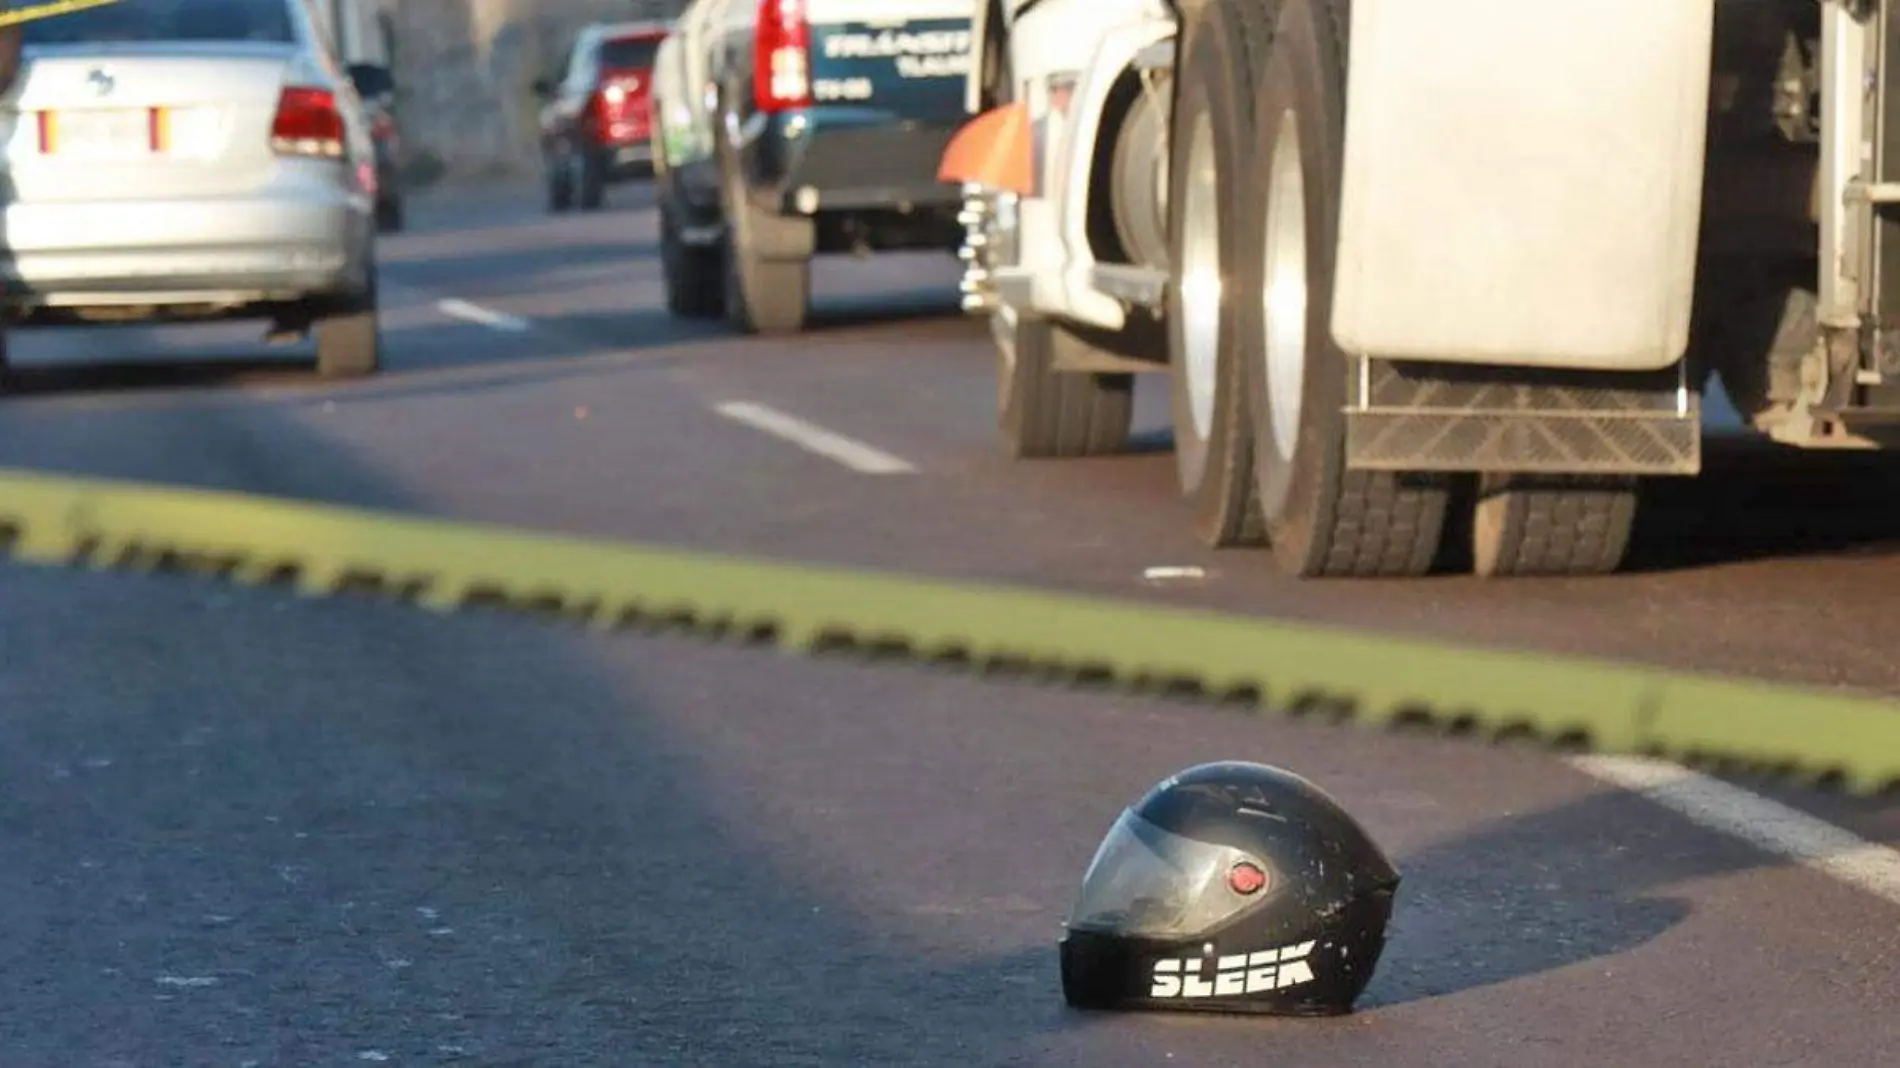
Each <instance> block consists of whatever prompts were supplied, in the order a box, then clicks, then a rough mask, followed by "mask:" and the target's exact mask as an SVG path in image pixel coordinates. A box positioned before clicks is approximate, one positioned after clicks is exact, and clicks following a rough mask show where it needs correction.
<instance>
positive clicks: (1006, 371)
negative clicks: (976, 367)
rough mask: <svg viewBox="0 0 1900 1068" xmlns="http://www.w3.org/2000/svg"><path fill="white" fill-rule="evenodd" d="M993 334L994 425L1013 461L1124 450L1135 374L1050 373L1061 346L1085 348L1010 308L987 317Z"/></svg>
mask: <svg viewBox="0 0 1900 1068" xmlns="http://www.w3.org/2000/svg"><path fill="white" fill-rule="evenodd" d="M991 315H992V317H993V318H992V322H991V327H992V332H993V333H994V334H996V335H997V336H996V383H997V396H996V413H997V414H996V423H997V428H998V429H999V430H1001V431H1002V435H1003V446H1004V449H1005V450H1006V451H1007V452H1008V454H1009V456H1010V457H1011V458H1013V459H1018V460H1030V459H1044V458H1058V457H1059V458H1074V457H1082V456H1111V455H1114V454H1115V453H1118V452H1121V451H1122V450H1123V449H1126V448H1127V447H1128V434H1129V430H1130V429H1131V428H1132V427H1133V425H1134V417H1135V376H1134V375H1132V374H1098V373H1094V372H1086V371H1058V370H1056V369H1055V363H1056V355H1057V353H1058V352H1059V351H1060V350H1061V348H1062V347H1063V346H1065V345H1085V344H1086V342H1084V341H1083V340H1082V339H1080V338H1077V337H1076V336H1074V335H1073V334H1070V333H1068V332H1067V331H1065V330H1063V329H1062V328H1061V327H1059V326H1057V325H1056V324H1054V323H1051V322H1049V321H1048V320H1047V319H1042V318H1038V317H1033V316H1025V315H1022V314H1020V313H1018V312H1016V311H1015V310H1013V309H1005V308H999V309H997V310H996V311H994V312H992V313H991Z"/></svg>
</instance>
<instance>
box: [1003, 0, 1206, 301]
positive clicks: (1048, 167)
mask: <svg viewBox="0 0 1900 1068" xmlns="http://www.w3.org/2000/svg"><path fill="white" fill-rule="evenodd" d="M1151 7H1152V0H1043V2H1041V3H1038V4H1036V5H1035V6H1034V7H1031V8H1029V9H1028V10H1025V11H1023V12H1022V14H1021V16H1020V17H1019V18H1018V19H1017V20H1016V22H1015V23H1014V25H1013V26H1012V28H1011V30H1010V35H1009V48H1010V60H1011V65H1012V67H1013V69H1014V71H1015V74H1016V78H1017V80H1018V82H1019V83H1020V82H1027V83H1028V85H1027V86H1026V94H1025V98H1024V99H1025V102H1026V103H1027V104H1028V107H1029V114H1030V118H1031V121H1033V122H1036V123H1038V124H1039V125H1040V129H1041V132H1040V134H1039V136H1038V139H1039V140H1040V141H1041V143H1042V144H1043V145H1044V146H1045V149H1044V152H1043V155H1042V158H1041V159H1040V160H1039V161H1038V162H1039V169H1038V172H1037V176H1036V177H1037V181H1038V183H1039V186H1040V189H1041V192H1042V195H1041V196H1039V197H1031V198H1025V199H1024V201H1023V202H1022V203H1021V205H1020V206H1019V207H1018V216H1017V220H1018V226H1019V229H1018V236H1017V240H1018V242H1019V246H1018V247H1019V250H1020V253H1021V260H1022V263H1021V267H1020V268H1018V270H1019V271H1021V270H1028V269H1032V267H1033V269H1035V270H1036V273H1037V284H1036V287H1035V295H1036V310H1037V311H1039V312H1043V313H1045V314H1056V315H1064V316H1069V317H1071V318H1074V319H1077V320H1080V321H1081V322H1085V323H1088V324H1090V325H1093V326H1099V327H1103V328H1106V329H1110V330H1115V329H1120V328H1121V326H1122V325H1123V319H1124V315H1125V313H1124V311H1123V308H1122V306H1121V304H1120V303H1119V302H1117V301H1116V300H1114V299H1113V298H1112V297H1109V296H1107V295H1106V294H1103V293H1101V292H1100V291H1098V290H1096V289H1095V288H1094V287H1093V286H1092V284H1091V275H1090V269H1091V268H1092V267H1093V265H1094V262H1095V261H1094V257H1093V256H1091V255H1090V254H1089V250H1088V241H1087V233H1088V223H1087V220H1088V190H1089V179H1088V176H1089V172H1090V168H1091V164H1092V161H1093V157H1094V151H1093V146H1094V143H1095V138H1096V136H1097V134H1098V133H1099V132H1100V124H1101V117H1102V115H1101V111H1102V106H1103V104H1104V103H1106V100H1107V96H1108V90H1109V87H1110V86H1111V85H1112V84H1113V83H1114V81H1115V79H1116V77H1117V76H1119V75H1120V73H1121V71H1122V70H1123V69H1124V68H1125V67H1127V65H1128V63H1129V62H1130V61H1131V60H1132V59H1133V57H1134V55H1135V53H1137V52H1139V51H1140V50H1141V47H1142V46H1143V45H1145V44H1148V43H1149V42H1151V41H1153V40H1155V39H1157V38H1158V37H1160V36H1166V34H1167V33H1168V32H1170V31H1169V29H1168V26H1169V24H1168V23H1162V24H1160V25H1159V26H1158V27H1157V26H1155V25H1154V24H1153V22H1152V20H1150V19H1148V18H1145V17H1144V16H1146V15H1147V14H1148V13H1149V10H1150V8H1151ZM1056 76H1067V77H1070V78H1074V79H1076V83H1075V88H1074V93H1073V95H1072V97H1071V99H1070V104H1069V108H1068V112H1067V114H1066V115H1059V114H1055V113H1053V112H1052V110H1051V108H1050V98H1049V91H1048V90H1049V82H1050V79H1051V78H1053V77H1056Z"/></svg>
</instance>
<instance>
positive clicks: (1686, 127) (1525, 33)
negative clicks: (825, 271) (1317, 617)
mask: <svg viewBox="0 0 1900 1068" xmlns="http://www.w3.org/2000/svg"><path fill="white" fill-rule="evenodd" d="M971 33H972V35H973V37H974V38H975V41H974V47H975V50H976V58H975V59H974V60H973V61H972V62H971V64H970V68H969V74H968V77H967V79H966V83H965V99H964V106H965V111H966V116H968V118H967V119H966V125H965V126H964V127H963V128H962V129H961V130H960V131H959V132H958V134H957V135H956V137H955V138H953V140H952V142H951V143H950V145H949V146H948V147H947V149H946V151H945V154H944V157H943V161H942V166H941V168H940V171H939V177H941V178H943V179H944V180H945V181H946V182H952V183H957V184H958V185H959V186H960V187H961V189H962V190H963V192H964V196H965V205H964V211H963V213H962V215H961V220H962V222H963V224H964V226H965V237H964V241H963V245H962V248H961V249H960V250H959V255H960V256H962V258H963V260H964V263H965V268H964V275H963V279H962V282H961V287H962V292H963V302H964V307H965V309H966V310H967V311H968V312H969V313H970V314H972V315H976V316H979V317H983V318H986V319H987V320H988V322H989V325H990V334H991V336H992V338H993V339H994V342H995V347H996V350H997V356H998V358H997V368H998V372H997V373H998V376H999V384H998V423H999V430H1000V436H1001V438H1002V441H1003V445H1004V448H1005V449H1006V450H1007V451H1008V452H1009V454H1010V455H1012V456H1014V457H1018V458H1023V459H1029V458H1056V457H1080V456H1095V455H1106V454H1112V453H1115V452H1118V451H1121V450H1122V449H1123V448H1124V447H1125V446H1126V444H1127V442H1128V440H1129V436H1130V427H1131V418H1132V395H1133V383H1134V382H1135V376H1137V375H1143V374H1158V375H1166V376H1168V379H1167V381H1168V385H1169V391H1170V393H1171V396H1172V424H1173V432H1174V442H1175V465H1174V466H1175V471H1176V476H1177V483H1178V486H1179V489H1180V492H1181V494H1182V496H1183V497H1184V499H1185V501H1186V503H1187V506H1188V511H1189V512H1190V513H1191V522H1192V528H1193V530H1194V532H1195V536H1196V538H1197V539H1198V540H1199V541H1201V542H1202V543H1203V544H1205V545H1208V546H1210V547H1214V548H1227V547H1234V546H1255V547H1261V546H1264V547H1265V548H1266V549H1267V550H1268V551H1269V552H1270V554H1271V557H1272V559H1273V560H1274V561H1275V562H1276V565H1277V566H1278V567H1279V568H1280V569H1281V570H1283V571H1284V572H1286V573H1288V574H1291V575H1295V576H1300V577H1303V578H1322V577H1394V578H1397V577H1416V576H1420V575H1423V574H1425V573H1427V572H1429V571H1432V570H1434V569H1436V568H1438V567H1440V566H1442V565H1443V563H1444V561H1445V560H1446V559H1447V555H1448V552H1449V551H1450V550H1456V549H1459V548H1461V546H1459V545H1458V544H1457V537H1463V538H1465V539H1467V540H1468V545H1467V546H1464V547H1466V548H1468V550H1469V552H1468V554H1467V555H1468V563H1467V562H1466V561H1465V560H1459V564H1460V566H1468V567H1469V568H1470V570H1472V571H1474V572H1476V573H1477V574H1479V575H1482V576H1508V575H1583V574H1604V573H1610V572H1614V571H1617V570H1619V569H1621V568H1622V566H1623V564H1624V561H1625V557H1626V554H1627V548H1628V544H1629V539H1630V531H1631V528H1632V526H1633V524H1634V521H1635V517H1636V512H1637V505H1638V501H1639V490H1640V489H1642V488H1643V485H1644V484H1645V483H1646V482H1649V481H1653V480H1665V479H1673V478H1687V477H1693V476H1696V475H1698V474H1700V473H1701V470H1702V455H1703V427H1702V418H1701V410H1702V403H1703V398H1704V395H1705V393H1706V392H1707V391H1708V390H1709V389H1710V388H1711V387H1712V383H1718V382H1719V384H1720V386H1721V388H1722V390H1723V391H1724V392H1725V393H1726V394H1727V396H1728V397H1729V399H1730V400H1731V402H1732V403H1733V404H1734V406H1735V408H1736V410H1737V411H1738V412H1739V413H1740V414H1741V415H1742V416H1743V417H1744V419H1745V421H1746V423H1747V424H1748V427H1749V428H1750V429H1751V430H1752V431H1754V432H1756V433H1759V434H1761V435H1764V436H1766V437H1767V438H1769V439H1771V440H1773V441H1776V442H1780V443H1782V444H1784V445H1786V446H1788V447H1792V448H1802V449H1884V448H1887V447H1888V445H1889V443H1890V442H1892V441H1893V440H1894V431H1895V429H1896V428H1900V211H1896V206H1900V95H1896V90H1897V89H1900V62H1897V61H1900V7H1897V6H1896V5H1895V4H1893V3H1888V2H1885V0H1692V2H1667V3H1660V2H1657V0H1593V2H1592V3H1588V4H1544V3H1524V2H1521V0H1429V2H1421V0H982V4H981V6H980V8H979V9H978V10H977V11H976V12H975V15H974V19H973V25H972V29H971ZM1467 519H1468V520H1469V522H1468V533H1462V532H1461V534H1460V535H1458V536H1453V535H1450V534H1448V532H1449V531H1452V530H1458V529H1460V528H1461V527H1464V526H1466V524H1465V520H1467ZM1454 520H1457V523H1456V524H1454V522H1453V521H1454Z"/></svg>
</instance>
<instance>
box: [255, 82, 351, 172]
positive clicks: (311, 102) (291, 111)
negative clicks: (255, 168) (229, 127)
mask: <svg viewBox="0 0 1900 1068" xmlns="http://www.w3.org/2000/svg"><path fill="white" fill-rule="evenodd" d="M270 147H271V151H273V152H275V153H277V154H278V155H280V156H317V157H320V158H324V159H341V158H342V157H343V113H342V112H341V111H338V110H337V106H336V97H335V96H334V95H333V94H332V93H331V92H330V91H329V90H328V89H310V88H304V87H301V86H291V87H289V88H287V89H285V90H284V92H283V95H282V96H280V97H278V99H277V118H276V119H275V120H274V121H273V122H272V123H271V128H270Z"/></svg>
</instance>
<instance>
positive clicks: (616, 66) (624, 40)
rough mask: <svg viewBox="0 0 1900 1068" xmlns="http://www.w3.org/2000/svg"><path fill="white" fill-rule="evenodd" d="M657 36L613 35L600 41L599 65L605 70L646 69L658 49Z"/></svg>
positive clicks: (658, 40) (651, 62) (650, 64)
mask: <svg viewBox="0 0 1900 1068" xmlns="http://www.w3.org/2000/svg"><path fill="white" fill-rule="evenodd" d="M661 40H662V39H661V38H659V37H613V38H609V39H607V40H605V41H602V42H600V65H601V67H602V68H603V69H606V70H646V69H651V68H652V66H653V56H654V54H655V53H657V52H658V51H659V50H660V41H661Z"/></svg>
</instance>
